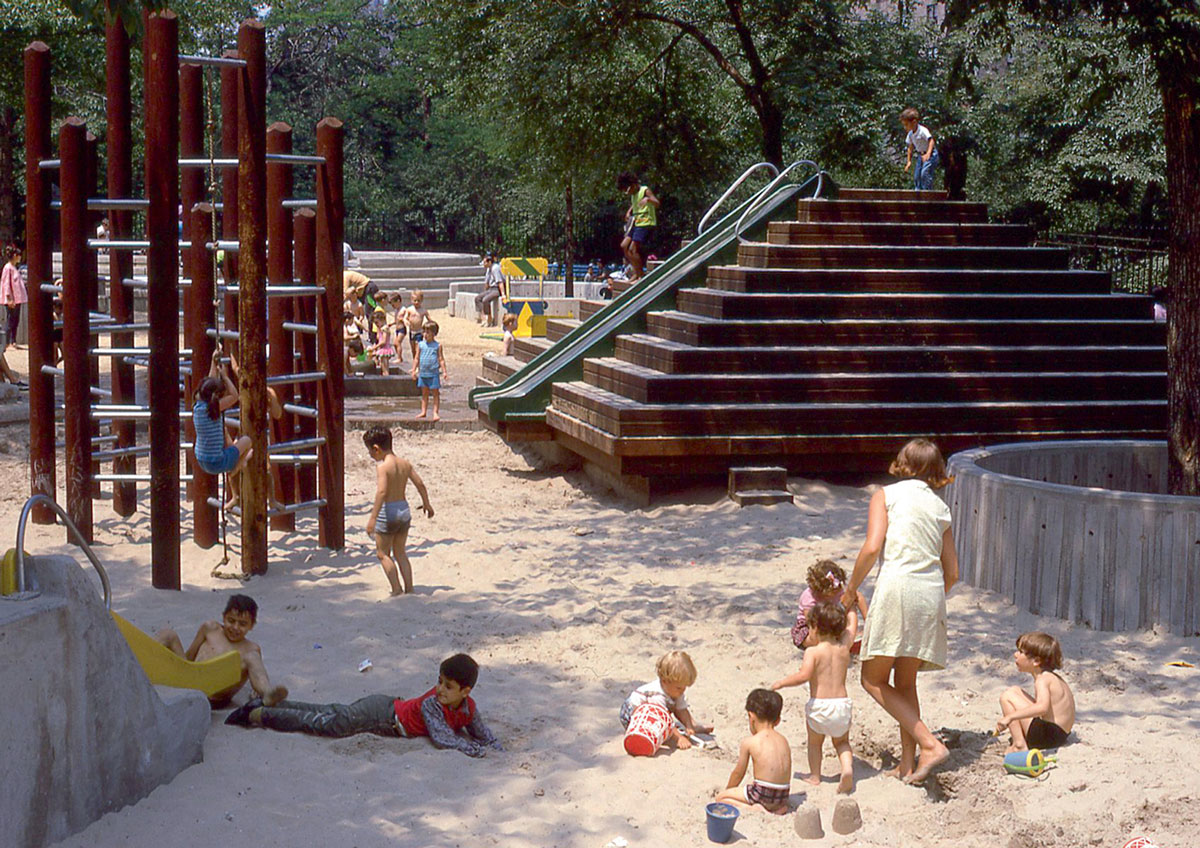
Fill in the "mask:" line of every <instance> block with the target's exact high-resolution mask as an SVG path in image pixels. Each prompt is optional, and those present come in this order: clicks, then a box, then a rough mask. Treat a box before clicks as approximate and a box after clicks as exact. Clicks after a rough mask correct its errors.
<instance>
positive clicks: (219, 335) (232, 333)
mask: <svg viewBox="0 0 1200 848" xmlns="http://www.w3.org/2000/svg"><path fill="white" fill-rule="evenodd" d="M204 334H205V335H206V336H208V337H209V338H210V339H235V340H236V339H240V338H241V333H239V332H238V331H237V330H218V329H216V328H215V327H209V328H208V329H207V330H205V331H204Z"/></svg>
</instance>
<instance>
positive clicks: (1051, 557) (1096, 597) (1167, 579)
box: [946, 441, 1200, 636]
mask: <svg viewBox="0 0 1200 848" xmlns="http://www.w3.org/2000/svg"><path fill="white" fill-rule="evenodd" d="M1166 464H1167V451H1166V444H1165V443H1164V442H1149V441H1113V442H1084V441H1063V442H1040V443H1028V444H1010V445H998V446H995V447H990V448H980V449H977V450H972V451H964V452H962V453H958V454H955V455H954V456H953V457H951V458H950V463H949V466H950V472H951V473H952V474H953V475H955V480H954V482H953V483H952V484H951V485H950V487H949V488H948V489H947V494H946V500H947V502H948V503H949V504H950V511H951V513H952V515H953V522H954V525H953V526H954V537H955V542H956V547H957V549H958V557H959V565H960V570H961V573H962V579H963V580H964V581H965V582H967V583H970V584H971V585H974V586H979V587H981V588H985V589H990V590H992V591H995V592H999V593H1001V594H1003V595H1004V596H1005V597H1007V598H1009V599H1010V600H1012V601H1013V602H1014V603H1016V604H1017V605H1018V606H1019V607H1021V608H1023V609H1026V610H1028V611H1030V612H1033V613H1036V614H1038V615H1048V616H1054V617H1056V618H1061V619H1065V620H1068V621H1074V622H1078V623H1081V624H1086V625H1088V626H1089V627H1093V628H1096V629H1100V630H1135V629H1138V628H1146V627H1151V626H1154V625H1159V626H1162V627H1165V628H1166V629H1167V630H1169V631H1170V632H1172V633H1177V634H1180V635H1186V636H1191V635H1200V498H1190V497H1178V496H1172V495H1165V494H1158V492H1162V491H1163V490H1164V488H1165V482H1166Z"/></svg>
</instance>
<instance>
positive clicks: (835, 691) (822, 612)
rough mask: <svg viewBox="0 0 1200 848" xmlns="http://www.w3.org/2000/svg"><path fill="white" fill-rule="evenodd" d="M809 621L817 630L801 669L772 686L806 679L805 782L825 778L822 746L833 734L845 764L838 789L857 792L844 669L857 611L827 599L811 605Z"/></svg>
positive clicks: (842, 765) (812, 627) (856, 627)
mask: <svg viewBox="0 0 1200 848" xmlns="http://www.w3.org/2000/svg"><path fill="white" fill-rule="evenodd" d="M807 620H808V626H809V629H811V630H812V631H813V632H815V633H816V634H817V640H818V641H817V644H815V645H813V646H812V647H809V648H806V649H805V651H804V662H803V663H802V664H801V665H800V670H799V671H798V672H796V673H795V674H790V675H788V676H787V677H784V678H781V679H779V680H776V681H775V682H774V683H772V684H771V689H772V690H779V689H782V688H784V687H785V686H799V685H800V684H801V683H807V684H808V693H809V699H808V703H807V704H805V705H804V717H805V724H806V725H807V726H808V772H809V774H808V777H807V778H805V781H806V782H808V783H811V784H812V785H813V786H816V785H817V784H819V783H820V782H821V749H822V748H823V747H824V746H825V737H826V736H829V737H831V738H832V739H833V748H834V750H835V751H837V755H838V761H839V762H840V763H841V767H842V777H841V780H839V781H838V792H841V793H850V792H853V791H854V754H853V752H852V751H851V750H850V719H851V716H852V713H853V707H852V705H851V703H850V697H849V696H848V695H847V694H846V670H847V669H848V668H849V667H850V645H851V643H852V642H853V641H854V634H855V633H856V632H857V630H858V615H857V613H856V612H855V611H854V610H853V609H851V610H850V611H849V612H847V611H846V610H845V609H844V608H843V607H842V605H841V604H840V603H838V602H837V601H824V602H822V603H819V604H817V605H816V606H815V607H813V608H812V610H811V611H810V612H809V613H808V616H807Z"/></svg>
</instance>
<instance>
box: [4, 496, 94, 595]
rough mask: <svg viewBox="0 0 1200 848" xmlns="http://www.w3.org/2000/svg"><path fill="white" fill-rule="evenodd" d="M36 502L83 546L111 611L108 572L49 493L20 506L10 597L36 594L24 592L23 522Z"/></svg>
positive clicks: (26, 519)
mask: <svg viewBox="0 0 1200 848" xmlns="http://www.w3.org/2000/svg"><path fill="white" fill-rule="evenodd" d="M38 504H45V505H46V506H48V507H50V508H51V509H53V510H54V511H55V512H56V513H58V517H59V518H61V519H62V521H63V524H65V525H66V526H67V529H68V530H70V531H71V532H72V533H74V534H75V540H76V541H77V542H78V543H79V546H80V547H81V548H83V552H84V554H86V555H87V558H88V560H89V561H91V563H92V565H93V567H95V569H96V573H97V574H99V575H100V585H101V586H103V587H104V609H106V610H108V611H109V612H111V611H112V586H111V585H110V584H109V582H108V572H107V571H105V570H104V566H103V565H102V564H101V562H100V559H99V557H97V556H96V554H95V552H94V551H93V550H92V546H91V545H89V544H88V543H87V539H85V538H83V534H82V533H80V532H79V528H78V527H76V526H75V522H74V521H72V520H71V517H70V516H69V515H67V513H66V512H65V511H64V510H63V508H62V507H61V506H59V505H58V503H57V502H56V501H55V500H54V499H53V498H51V497H50V496H49V495H42V494H38V495H34V496H32V497H31V498H30V499H29V500H27V501H25V506H24V507H22V508H21V517H20V518H18V519H17V594H16V596H12V597H14V598H15V599H17V600H26V599H28V598H30V597H36V595H30V594H26V592H25V523H26V522H27V521H28V520H29V513H30V512H32V511H33V508H34V507H35V506H37V505H38Z"/></svg>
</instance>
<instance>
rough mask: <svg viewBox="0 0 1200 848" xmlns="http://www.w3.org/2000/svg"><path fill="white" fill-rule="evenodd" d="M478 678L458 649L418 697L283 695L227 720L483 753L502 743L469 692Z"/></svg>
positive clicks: (289, 730)
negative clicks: (338, 700) (320, 699)
mask: <svg viewBox="0 0 1200 848" xmlns="http://www.w3.org/2000/svg"><path fill="white" fill-rule="evenodd" d="M478 678H479V664H478V663H477V662H475V660H473V659H471V657H469V656H467V655H466V654H455V655H454V656H452V657H450V658H449V659H447V660H444V661H443V662H442V664H441V666H440V667H439V669H438V681H437V685H436V686H434V687H433V688H432V689H430V690H429V691H428V692H426V693H425V694H424V695H420V696H419V697H416V698H410V699H408V700H403V699H401V698H397V697H395V696H394V695H367V696H366V697H365V698H359V699H358V700H357V701H355V702H354V703H352V704H308V703H304V702H301V701H281V702H280V703H278V704H276V705H275V706H267V705H266V704H265V703H259V702H256V701H251V702H250V703H248V704H246V705H245V706H244V707H241V708H240V709H237V710H234V711H233V712H232V713H230V714H229V717H228V718H226V719H225V723H226V724H236V725H241V726H242V727H266V728H268V729H270V730H280V731H283V732H285V733H311V734H312V735H314V736H333V737H341V736H353V735H355V734H357V733H374V734H375V735H377V736H393V737H403V738H405V739H415V738H417V737H419V736H428V737H429V739H430V741H432V742H433V744H434V747H437V748H453V749H455V750H456V751H462V752H463V753H464V754H466V755H467V756H468V757H482V756H483V755H484V754H486V753H487V749H488V748H492V749H494V750H497V751H503V750H504V748H503V746H501V744H500V741H499V740H498V739H497V738H496V737H495V735H494V734H493V733H492V731H490V730H489V729H488V726H487V725H486V724H484V723H483V719H482V718H481V717H480V716H479V712H478V710H477V709H476V707H475V701H474V700H473V699H472V698H471V697H470V694H471V690H472V689H474V688H475V682H476V680H478ZM460 731H463V733H460ZM464 734H465V735H464Z"/></svg>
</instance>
